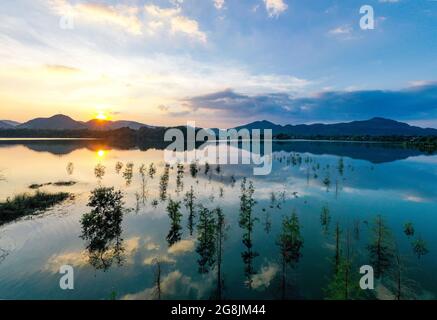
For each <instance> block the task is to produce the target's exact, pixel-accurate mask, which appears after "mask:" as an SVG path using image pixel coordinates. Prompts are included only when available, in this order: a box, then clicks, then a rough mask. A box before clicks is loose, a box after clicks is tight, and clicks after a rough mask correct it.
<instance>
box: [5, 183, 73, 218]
mask: <svg viewBox="0 0 437 320" xmlns="http://www.w3.org/2000/svg"><path fill="white" fill-rule="evenodd" d="M69 197H70V194H69V193H66V192H59V193H46V192H40V191H37V192H36V193H35V194H33V195H30V194H20V195H16V196H15V197H13V198H12V199H10V198H8V199H6V201H5V202H0V225H2V224H4V223H7V222H10V221H13V220H16V219H18V218H21V217H25V216H30V215H35V214H38V213H41V212H42V211H45V210H47V209H49V208H51V207H53V206H54V205H56V204H59V203H61V202H63V201H65V200H67V199H68V198H69Z"/></svg>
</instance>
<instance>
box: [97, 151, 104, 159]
mask: <svg viewBox="0 0 437 320" xmlns="http://www.w3.org/2000/svg"><path fill="white" fill-rule="evenodd" d="M105 154H106V151H105V150H99V151H97V156H98V157H99V158H103V157H104V156H105Z"/></svg>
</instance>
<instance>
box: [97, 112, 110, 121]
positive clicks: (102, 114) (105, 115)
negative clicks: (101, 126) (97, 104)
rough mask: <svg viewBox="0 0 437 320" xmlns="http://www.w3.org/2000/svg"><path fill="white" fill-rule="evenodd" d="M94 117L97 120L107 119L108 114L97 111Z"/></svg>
mask: <svg viewBox="0 0 437 320" xmlns="http://www.w3.org/2000/svg"><path fill="white" fill-rule="evenodd" d="M96 119H98V120H109V119H108V115H107V114H105V113H104V112H99V113H98V114H97V116H96Z"/></svg>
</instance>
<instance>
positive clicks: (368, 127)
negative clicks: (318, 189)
mask: <svg viewBox="0 0 437 320" xmlns="http://www.w3.org/2000/svg"><path fill="white" fill-rule="evenodd" d="M241 128H248V129H272V131H273V135H279V134H283V135H287V136H290V137H310V136H366V135H367V136H437V129H432V128H420V127H416V126H410V125H409V124H407V123H403V122H398V121H395V120H390V119H384V118H372V119H370V120H364V121H352V122H345V123H334V124H322V123H316V124H309V125H306V124H299V125H285V126H281V125H277V124H274V123H271V122H269V121H256V122H252V123H249V124H247V125H245V126H240V127H237V128H236V129H241Z"/></svg>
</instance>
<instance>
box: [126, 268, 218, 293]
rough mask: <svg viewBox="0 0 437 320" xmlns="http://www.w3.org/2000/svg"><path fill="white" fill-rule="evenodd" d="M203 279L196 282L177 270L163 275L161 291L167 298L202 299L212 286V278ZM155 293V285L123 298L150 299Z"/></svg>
mask: <svg viewBox="0 0 437 320" xmlns="http://www.w3.org/2000/svg"><path fill="white" fill-rule="evenodd" d="M202 280H203V281H201V282H195V281H193V279H192V278H191V277H189V276H186V275H184V274H182V273H181V272H180V271H179V270H175V271H172V272H170V273H169V274H167V275H166V276H164V277H162V279H161V292H162V295H163V296H164V297H165V298H166V299H172V298H177V297H191V298H192V299H200V298H201V297H203V296H204V295H205V292H206V291H207V290H208V289H209V288H210V287H211V280H212V278H209V279H202ZM155 293H156V288H155V287H152V288H146V289H145V290H143V291H141V292H138V293H133V294H127V295H125V296H124V297H123V298H122V300H150V299H153V298H154V295H155Z"/></svg>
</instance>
